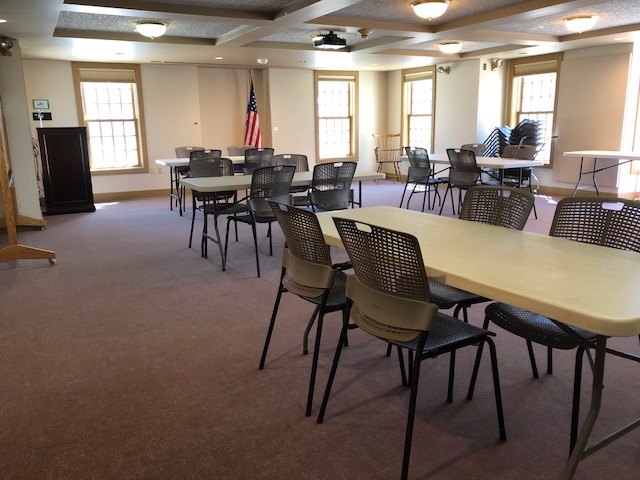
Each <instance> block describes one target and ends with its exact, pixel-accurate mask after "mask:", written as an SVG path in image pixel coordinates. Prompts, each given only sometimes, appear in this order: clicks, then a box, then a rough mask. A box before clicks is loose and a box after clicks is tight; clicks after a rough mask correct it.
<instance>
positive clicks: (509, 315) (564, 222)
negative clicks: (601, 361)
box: [474, 197, 640, 452]
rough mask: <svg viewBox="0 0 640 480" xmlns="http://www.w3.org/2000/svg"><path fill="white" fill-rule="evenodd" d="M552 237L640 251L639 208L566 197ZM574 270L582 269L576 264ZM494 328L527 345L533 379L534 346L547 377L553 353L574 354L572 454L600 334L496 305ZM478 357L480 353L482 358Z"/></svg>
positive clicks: (491, 316)
mask: <svg viewBox="0 0 640 480" xmlns="http://www.w3.org/2000/svg"><path fill="white" fill-rule="evenodd" d="M549 235H551V236H553V237H561V238H566V239H568V240H574V241H576V242H583V243H590V244H594V245H600V246H603V247H611V248H618V249H621V250H629V251H633V252H640V203H638V202H636V201H634V200H627V199H622V198H604V197H569V198H563V199H562V200H560V201H559V202H558V205H557V207H556V211H555V214H554V218H553V223H552V224H551V230H550V232H549ZM576 268H579V266H577V265H576ZM541 281H544V279H541ZM594 281H597V279H594ZM622 287H623V286H621V288H622ZM490 323H494V324H495V325H498V326H499V327H501V328H503V329H505V330H507V331H509V332H511V333H513V334H515V335H518V336H519V337H522V338H524V339H525V340H526V343H527V350H528V352H529V359H530V362H531V369H532V373H533V377H534V378H538V377H539V376H538V369H537V365H536V360H535V355H534V352H533V347H532V343H537V344H540V345H543V346H546V347H547V373H549V374H551V373H553V363H552V362H553V355H552V352H553V349H554V348H558V349H563V350H572V349H576V359H575V371H574V383H573V407H572V414H571V436H570V444H569V451H570V452H571V450H573V447H574V445H575V442H576V439H577V434H578V418H579V410H580V384H581V377H582V357H583V355H584V353H585V352H586V353H587V356H588V358H589V363H590V365H591V369H592V371H593V368H594V366H593V365H594V364H593V359H592V357H591V351H590V348H591V347H593V346H594V341H595V338H596V334H595V333H592V332H589V331H586V330H583V329H579V328H575V327H570V326H568V325H566V324H564V323H562V322H561V321H560V320H555V319H550V318H547V317H545V316H543V315H538V314H535V313H533V312H529V311H527V310H524V309H522V308H518V307H514V306H511V305H507V304H504V303H498V302H496V303H492V304H490V305H488V306H487V308H486V310H485V321H484V328H487V327H488V326H489V324H490ZM639 338H640V337H639ZM613 353H616V352H613ZM480 354H481V352H480V350H479V351H478V355H480ZM476 370H477V366H476V368H475V369H474V375H475V371H476Z"/></svg>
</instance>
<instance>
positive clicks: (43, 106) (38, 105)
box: [31, 99, 50, 110]
mask: <svg viewBox="0 0 640 480" xmlns="http://www.w3.org/2000/svg"><path fill="white" fill-rule="evenodd" d="M31 103H32V104H33V108H35V109H36V110H49V108H50V107H49V100H42V99H34V100H31Z"/></svg>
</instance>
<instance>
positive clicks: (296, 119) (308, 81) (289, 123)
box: [258, 68, 316, 169]
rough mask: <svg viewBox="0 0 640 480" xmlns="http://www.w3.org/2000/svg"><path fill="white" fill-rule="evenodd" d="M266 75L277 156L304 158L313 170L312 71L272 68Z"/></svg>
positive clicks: (313, 110) (314, 150)
mask: <svg viewBox="0 0 640 480" xmlns="http://www.w3.org/2000/svg"><path fill="white" fill-rule="evenodd" d="M268 75H269V94H270V95H269V96H270V102H269V104H270V106H271V126H272V127H271V136H272V138H273V146H274V148H275V149H276V153H301V154H303V155H306V156H307V159H308V161H309V168H310V169H313V166H314V165H315V164H316V147H315V145H316V140H315V139H316V135H315V131H316V126H315V106H314V93H313V92H314V84H313V82H314V80H313V71H312V70H285V69H275V68H272V69H269V71H268ZM258 113H260V112H258ZM260 120H261V121H262V115H261V116H260Z"/></svg>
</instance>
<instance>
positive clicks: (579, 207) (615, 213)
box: [549, 197, 640, 252]
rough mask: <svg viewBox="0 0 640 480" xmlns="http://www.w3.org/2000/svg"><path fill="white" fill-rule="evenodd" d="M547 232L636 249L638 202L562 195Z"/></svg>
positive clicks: (639, 221) (639, 219)
mask: <svg viewBox="0 0 640 480" xmlns="http://www.w3.org/2000/svg"><path fill="white" fill-rule="evenodd" d="M549 235H551V236H553V237H562V238H568V239H569V240H575V241H577V242H583V243H591V244H594V245H601V246H604V247H611V248H618V249H620V250H629V251H633V252H640V203H639V202H637V201H635V200H628V199H624V198H603V197H569V198H563V199H562V200H560V201H559V202H558V205H557V207H556V211H555V214H554V217H553V223H552V224H551V230H550V232H549Z"/></svg>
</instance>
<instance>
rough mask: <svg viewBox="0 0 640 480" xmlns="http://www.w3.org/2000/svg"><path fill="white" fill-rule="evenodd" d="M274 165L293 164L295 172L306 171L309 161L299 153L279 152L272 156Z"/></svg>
mask: <svg viewBox="0 0 640 480" xmlns="http://www.w3.org/2000/svg"><path fill="white" fill-rule="evenodd" d="M272 161H273V164H274V165H295V167H296V172H308V171H309V161H308V160H307V156H306V155H302V154H299V153H281V154H279V155H274V156H273V159H272Z"/></svg>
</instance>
